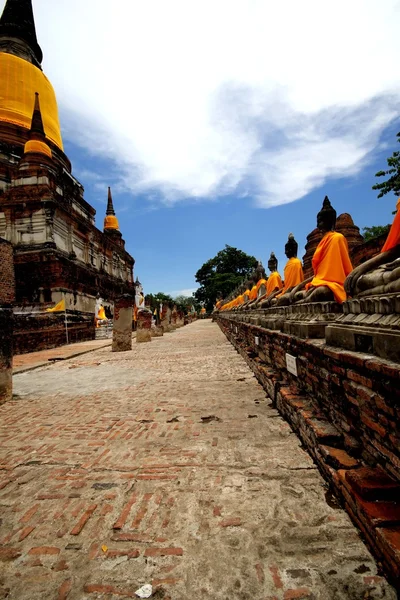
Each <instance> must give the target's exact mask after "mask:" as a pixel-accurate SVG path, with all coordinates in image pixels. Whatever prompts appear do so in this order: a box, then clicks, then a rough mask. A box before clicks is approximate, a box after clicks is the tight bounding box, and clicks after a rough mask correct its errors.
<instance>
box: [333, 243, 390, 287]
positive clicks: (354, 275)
mask: <svg viewBox="0 0 400 600" xmlns="http://www.w3.org/2000/svg"><path fill="white" fill-rule="evenodd" d="M399 257H400V246H395V247H394V248H392V249H391V250H388V251H387V252H382V253H381V254H378V255H377V256H374V257H373V258H371V259H370V260H367V261H366V262H365V263H362V264H361V265H358V267H356V268H355V269H353V271H352V272H351V273H350V274H349V275H348V276H347V278H346V280H345V282H344V289H345V290H346V294H347V295H348V296H352V297H354V296H356V295H357V294H358V293H359V292H360V290H359V286H358V283H359V281H360V278H361V277H362V276H363V275H366V274H369V275H370V278H373V272H374V271H375V270H376V274H377V279H378V278H379V274H378V273H379V272H378V271H377V269H378V268H379V267H382V266H383V265H385V270H386V269H387V270H393V269H396V268H397V267H398V262H397V261H396V259H397V258H399ZM392 261H394V262H392ZM377 285H378V281H377ZM372 289H373V287H372Z"/></svg>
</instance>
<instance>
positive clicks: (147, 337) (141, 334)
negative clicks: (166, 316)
mask: <svg viewBox="0 0 400 600" xmlns="http://www.w3.org/2000/svg"><path fill="white" fill-rule="evenodd" d="M151 320H152V314H151V311H149V310H139V312H138V317H137V330H136V341H137V342H138V343H141V342H151Z"/></svg>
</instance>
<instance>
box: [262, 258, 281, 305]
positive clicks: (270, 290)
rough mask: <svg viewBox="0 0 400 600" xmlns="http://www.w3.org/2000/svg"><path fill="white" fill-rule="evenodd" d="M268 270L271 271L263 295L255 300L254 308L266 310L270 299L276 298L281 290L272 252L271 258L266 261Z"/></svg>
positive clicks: (276, 263)
mask: <svg viewBox="0 0 400 600" xmlns="http://www.w3.org/2000/svg"><path fill="white" fill-rule="evenodd" d="M268 269H269V270H270V271H271V273H270V275H269V277H268V279H267V287H266V290H265V293H264V294H263V295H262V296H260V297H259V298H258V300H257V304H256V306H257V307H259V308H267V307H268V306H270V302H271V300H272V298H274V297H275V296H276V294H278V293H279V292H280V290H281V289H282V288H283V283H282V279H281V276H280V275H279V273H278V259H277V258H276V256H275V254H274V252H271V256H270V257H269V260H268Z"/></svg>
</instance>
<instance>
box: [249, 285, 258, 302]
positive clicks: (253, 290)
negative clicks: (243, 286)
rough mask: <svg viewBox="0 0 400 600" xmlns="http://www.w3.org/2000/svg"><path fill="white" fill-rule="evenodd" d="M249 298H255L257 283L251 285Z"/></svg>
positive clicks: (251, 299)
mask: <svg viewBox="0 0 400 600" xmlns="http://www.w3.org/2000/svg"><path fill="white" fill-rule="evenodd" d="M249 300H250V302H252V301H253V300H257V284H256V285H253V287H252V288H251V292H250V296H249Z"/></svg>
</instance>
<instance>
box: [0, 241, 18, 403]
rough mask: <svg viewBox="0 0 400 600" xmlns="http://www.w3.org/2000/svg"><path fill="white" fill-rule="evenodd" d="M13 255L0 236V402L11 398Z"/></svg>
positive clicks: (10, 246) (8, 245)
mask: <svg viewBox="0 0 400 600" xmlns="http://www.w3.org/2000/svg"><path fill="white" fill-rule="evenodd" d="M14 301H15V275H14V255H13V248H12V245H11V244H10V242H7V241H6V240H4V239H3V238H0V404H3V403H4V402H6V401H7V400H11V398H12V361H13V329H14V328H13V323H14V318H13V310H12V304H13V303H14Z"/></svg>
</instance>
